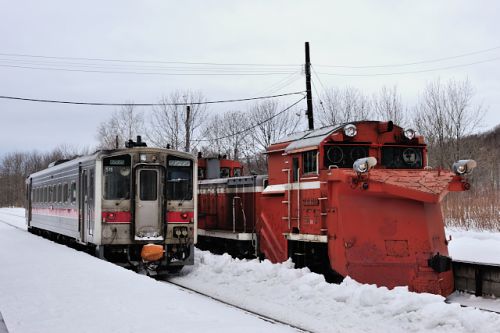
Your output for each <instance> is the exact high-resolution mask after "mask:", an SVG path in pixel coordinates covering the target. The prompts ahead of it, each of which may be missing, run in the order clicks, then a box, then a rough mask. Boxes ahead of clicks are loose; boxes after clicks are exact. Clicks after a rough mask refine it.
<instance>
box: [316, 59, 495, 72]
mask: <svg viewBox="0 0 500 333" xmlns="http://www.w3.org/2000/svg"><path fill="white" fill-rule="evenodd" d="M497 60H500V57H496V58H491V59H486V60H481V61H475V62H470V63H466V64H459V65H452V66H445V67H437V68H431V69H423V70H415V71H403V72H390V73H371V74H346V73H327V72H318V74H321V75H330V76H344V77H369V76H389V75H404V74H418V73H428V72H436V71H441V70H447V69H453V68H460V67H468V66H473V65H478V64H483V63H487V62H492V61H497Z"/></svg>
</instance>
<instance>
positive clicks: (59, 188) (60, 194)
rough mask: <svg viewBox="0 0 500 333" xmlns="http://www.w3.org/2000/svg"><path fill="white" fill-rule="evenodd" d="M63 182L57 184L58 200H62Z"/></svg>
mask: <svg viewBox="0 0 500 333" xmlns="http://www.w3.org/2000/svg"><path fill="white" fill-rule="evenodd" d="M62 201H63V200H62V184H58V185H57V202H62Z"/></svg>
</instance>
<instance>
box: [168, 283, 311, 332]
mask: <svg viewBox="0 0 500 333" xmlns="http://www.w3.org/2000/svg"><path fill="white" fill-rule="evenodd" d="M163 282H165V283H168V284H173V285H175V286H177V287H178V288H181V289H183V290H186V291H189V292H192V293H195V294H198V295H201V296H205V297H208V298H210V299H212V300H214V301H217V302H219V303H222V304H225V305H228V306H230V307H232V308H236V309H239V310H241V311H244V312H246V313H249V314H251V315H254V316H256V317H258V318H260V319H262V320H265V321H267V322H270V323H274V324H281V325H285V326H289V327H291V328H293V329H295V330H297V332H314V331H311V330H310V329H307V328H304V327H301V326H298V325H294V324H290V323H287V322H284V321H282V320H279V319H276V318H273V317H269V316H267V315H265V314H263V313H260V312H257V311H253V310H249V309H247V308H244V307H241V306H239V305H236V304H233V303H230V302H226V301H224V300H222V299H220V298H216V297H214V296H212V295H209V294H206V293H203V292H201V291H198V290H196V289H193V288H189V287H186V286H183V285H182V284H180V283H176V282H172V281H163Z"/></svg>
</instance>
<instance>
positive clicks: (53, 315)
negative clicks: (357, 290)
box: [0, 209, 293, 333]
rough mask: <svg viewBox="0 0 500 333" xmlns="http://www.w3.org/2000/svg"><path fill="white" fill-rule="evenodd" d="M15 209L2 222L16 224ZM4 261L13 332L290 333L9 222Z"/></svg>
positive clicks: (1, 248) (0, 256)
mask: <svg viewBox="0 0 500 333" xmlns="http://www.w3.org/2000/svg"><path fill="white" fill-rule="evenodd" d="M7 213H8V214H7ZM11 213H12V211H8V212H7V211H5V210H4V209H1V210H0V219H1V220H4V221H6V220H7V217H9V216H10V217H9V221H8V222H9V223H12V224H16V223H17V222H19V220H18V219H19V218H16V216H14V215H16V214H14V215H9V214H11ZM0 262H1V263H2V266H1V268H0V312H1V313H2V316H3V318H4V320H5V323H6V325H7V328H8V330H9V332H10V333H18V332H22V333H25V332H36V333H40V332H50V333H57V332H64V333H66V332H120V333H122V332H235V331H237V332H269V331H273V332H275V331H276V332H293V330H292V329H291V328H290V327H288V326H283V325H275V324H271V323H269V322H266V321H264V320H261V319H259V318H257V317H255V316H251V315H248V314H246V313H244V312H242V311H240V310H236V309H234V308H230V307H228V306H226V305H223V304H221V303H219V302H216V301H213V300H210V299H207V298H206V297H203V296H199V295H196V294H193V293H190V292H186V291H184V290H182V289H180V288H179V287H176V286H173V285H171V284H166V283H164V282H158V281H155V280H153V279H151V278H148V277H145V276H141V275H138V274H136V273H134V272H131V271H129V270H126V269H123V268H121V267H119V266H116V265H114V264H111V263H108V262H105V261H102V260H99V259H97V258H94V257H91V256H89V255H87V254H85V253H82V252H78V251H75V250H73V249H70V248H68V247H65V246H62V245H59V244H56V243H53V242H50V241H48V240H46V239H43V238H40V237H37V236H34V235H32V234H29V233H27V232H25V231H21V230H18V229H16V228H13V227H11V226H7V225H5V224H4V223H0Z"/></svg>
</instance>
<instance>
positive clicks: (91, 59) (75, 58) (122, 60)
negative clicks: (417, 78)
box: [0, 46, 500, 69]
mask: <svg viewBox="0 0 500 333" xmlns="http://www.w3.org/2000/svg"><path fill="white" fill-rule="evenodd" d="M498 49H500V46H495V47H491V48H487V49H482V50H478V51H472V52H467V53H462V54H458V55H452V56H447V57H440V58H435V59H428V60H421V61H414V62H408V63H396V64H382V65H342V64H340V65H329V64H318V65H316V66H317V67H331V68H359V69H361V68H383V67H404V66H413V65H420V64H426V63H433V62H442V61H446V60H452V59H458V58H463V57H468V56H472V55H477V54H481V53H487V52H491V51H495V50H498ZM0 56H4V57H21V58H32V59H52V60H80V61H94V62H96V61H100V62H107V63H110V62H117V63H129V64H133V63H137V64H173V65H196V66H229V67H231V66H247V67H256V66H257V67H259V66H260V67H295V66H300V65H301V64H266V63H221V62H189V61H165V60H130V59H107V58H87V57H64V56H46V55H33V54H21V53H0ZM13 60H15V59H13Z"/></svg>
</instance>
